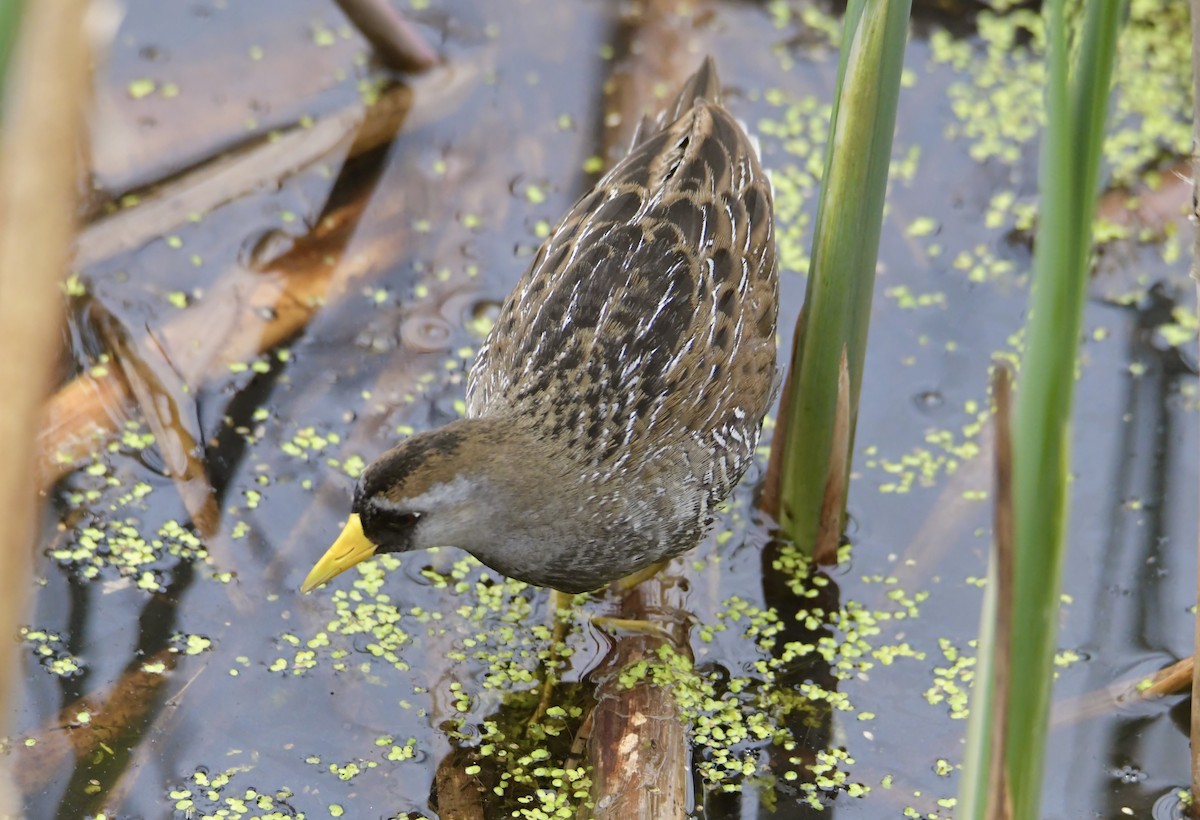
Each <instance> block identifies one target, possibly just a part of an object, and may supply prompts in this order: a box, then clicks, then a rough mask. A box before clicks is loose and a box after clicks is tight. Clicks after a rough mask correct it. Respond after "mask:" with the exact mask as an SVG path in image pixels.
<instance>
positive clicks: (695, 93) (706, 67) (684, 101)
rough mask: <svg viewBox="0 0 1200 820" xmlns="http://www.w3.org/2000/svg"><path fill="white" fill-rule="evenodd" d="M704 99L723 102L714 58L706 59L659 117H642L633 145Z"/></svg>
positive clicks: (659, 129) (655, 132)
mask: <svg viewBox="0 0 1200 820" xmlns="http://www.w3.org/2000/svg"><path fill="white" fill-rule="evenodd" d="M698 99H704V100H708V101H709V102H712V103H719V102H720V101H721V78H720V77H718V76H717V64H716V63H715V62H713V58H712V57H705V58H704V62H703V63H701V64H700V67H699V68H698V69H696V71H695V73H693V74H692V76H690V77H688V78H687V80H686V81H685V82H684V84H683V87H682V88H680V89H679V93H678V94H677V95H675V99H674V100H673V101H672V102H671V104H670V105H668V106H667V107H666V108H664V109H663V111H662V113H661V114H659V115H658V116H657V117H654V118H651V117H650V116H649V115H647V116H645V117H642V121H641V122H640V123H639V124H638V127H637V131H635V132H634V135H633V144H634V145H637V144H639V143H640V142H641V141H642V140H644V139H645V138H646V137H648V136H650V135H651V134H657V133H658V132H659V131H661V130H662V129H663V128H665V127H666V126H668V125H670V124H671V123H673V122H675V120H677V119H679V118H680V117H682V116H683V115H684V114H686V113H687V112H688V111H691V110H692V106H693V105H695V104H696V100H698Z"/></svg>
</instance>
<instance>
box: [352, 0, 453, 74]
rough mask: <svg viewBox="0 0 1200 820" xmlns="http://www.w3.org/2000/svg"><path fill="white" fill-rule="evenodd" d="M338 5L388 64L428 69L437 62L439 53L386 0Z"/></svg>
mask: <svg viewBox="0 0 1200 820" xmlns="http://www.w3.org/2000/svg"><path fill="white" fill-rule="evenodd" d="M337 4H338V5H339V6H341V7H342V11H343V12H344V13H345V15H346V16H347V17H349V18H350V22H352V23H354V25H355V26H357V27H358V30H359V31H360V32H362V35H363V36H364V37H366V38H367V42H369V43H370V44H371V45H372V47H374V49H375V53H376V54H378V55H379V56H380V57H381V58H382V59H383V61H384V63H385V64H387V65H388V66H389V67H391V68H394V69H397V70H398V71H426V70H427V69H430V68H433V67H434V66H435V65H437V62H438V55H437V52H436V51H434V50H433V48H432V47H431V46H430V45H429V44H428V43H426V42H425V40H424V39H422V37H421V35H420V34H418V33H417V30H416V29H415V28H413V26H412V25H411V24H410V23H409V22H408V21H407V20H405V19H404V18H403V17H401V16H400V15H399V14H398V13H397V12H396V10H395V9H393V8H392V7H391V6H389V5H388V3H387V0H337Z"/></svg>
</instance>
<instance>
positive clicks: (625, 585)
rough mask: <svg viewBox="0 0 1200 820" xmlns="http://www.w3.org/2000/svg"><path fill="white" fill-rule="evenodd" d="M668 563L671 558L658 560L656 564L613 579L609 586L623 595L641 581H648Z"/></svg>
mask: <svg viewBox="0 0 1200 820" xmlns="http://www.w3.org/2000/svg"><path fill="white" fill-rule="evenodd" d="M669 563H671V559H669V558H668V559H667V560H666V561H659V562H658V563H657V564H651V565H650V566H648V567H643V568H642V569H639V570H638V571H637V572H635V573H633V574H632V575H626V576H625V577H624V578H618V579H617V580H615V581H613V582H612V584H610V586H611V587H612V589H613V590H614V591H615V592H616V593H617V594H618V595H624V594H625V593H626V592H628V591H629V590H631V589H633V588H634V587H635V586H637V585H638V584H640V583H641V582H642V581H649V580H650V579H651V578H653V577H654V576H655V575H658V573H659V572H660V571H661V570H662V569H663V568H664V567H666V565H667V564H669Z"/></svg>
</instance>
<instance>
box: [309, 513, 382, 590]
mask: <svg viewBox="0 0 1200 820" xmlns="http://www.w3.org/2000/svg"><path fill="white" fill-rule="evenodd" d="M374 554H375V545H374V544H372V543H371V542H370V541H369V540H367V536H366V535H365V534H363V528H362V521H361V520H359V517H358V514H357V513H354V514H352V515H351V516H350V520H349V521H347V522H346V526H345V528H344V529H342V534H341V535H339V536H338V537H337V540H336V541H334V542H333V546H332V547H330V548H329V549H328V550H326V551H325V554H324V555H322V556H321V560H320V561H317V563H316V566H314V567H313V568H312V570H311V571H310V572H309V573H308V577H307V578H305V579H304V583H303V584H301V585H300V591H301V592H312V591H313V590H314V589H316V588H317V587H319V586H320V585H321V584H323V583H325V582H326V581H328V580H329V579H331V578H334V577H336V576H338V575H341V574H342V573H343V572H345V571H346V570H348V569H350V567H352V566H354V565H355V564H357V563H359V562H360V561H365V560H367V559H368V558H370V557H371V556H372V555H374Z"/></svg>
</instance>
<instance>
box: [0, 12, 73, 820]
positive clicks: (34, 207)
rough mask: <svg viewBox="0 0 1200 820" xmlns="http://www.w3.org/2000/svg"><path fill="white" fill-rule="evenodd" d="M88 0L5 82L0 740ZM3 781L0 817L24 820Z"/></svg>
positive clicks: (27, 538)
mask: <svg viewBox="0 0 1200 820" xmlns="http://www.w3.org/2000/svg"><path fill="white" fill-rule="evenodd" d="M87 5H88V4H87V3H86V2H85V0H61V2H57V3H28V4H27V7H26V8H25V11H24V16H23V21H22V26H21V29H20V39H19V41H18V42H17V44H16V47H15V50H14V54H13V58H12V60H11V61H10V67H9V71H8V76H7V78H6V79H7V91H8V93H7V94H6V95H5V99H4V131H3V135H2V136H0V384H3V385H4V390H5V399H4V412H2V413H0V446H2V447H3V448H4V458H3V459H0V579H3V590H2V594H0V733H4V732H6V731H7V724H8V720H9V712H10V694H11V692H12V686H13V684H14V680H13V674H14V672H15V671H16V670H17V669H18V668H20V666H21V664H20V663H19V662H18V661H17V656H18V653H19V652H20V647H21V645H20V644H19V643H17V641H16V640H14V638H15V636H16V634H17V626H18V624H19V623H20V621H21V619H22V617H23V614H24V606H25V600H26V594H27V592H28V590H29V588H30V579H29V574H30V557H31V556H32V554H33V551H32V549H31V548H30V544H31V543H32V542H33V540H34V534H35V530H36V523H35V522H36V513H37V510H38V503H37V491H38V486H37V483H36V482H34V481H32V480H31V479H30V477H31V476H32V475H33V472H34V470H33V464H34V459H35V452H34V433H35V431H36V430H37V425H38V416H39V413H40V411H41V406H42V402H43V401H44V399H45V396H46V393H47V392H48V391H49V390H50V387H51V384H52V376H51V374H52V373H53V372H54V366H55V362H56V358H57V348H58V328H59V327H60V326H61V319H60V316H61V313H62V291H61V287H60V283H61V281H62V278H63V274H64V271H65V269H66V264H67V254H66V248H68V247H69V246H70V242H71V237H72V234H73V232H74V228H75V217H74V215H75V208H76V204H75V203H76V190H77V188H76V182H77V179H78V177H77V173H78V172H77V170H76V158H77V147H78V145H79V142H80V139H81V135H82V133H83V108H84V101H85V99H86V96H87V92H88V62H89V60H88V54H87V43H86V41H85V38H84V31H83V15H84V12H85V11H86V8H87ZM13 798H14V795H12V794H11V791H10V789H9V788H7V785H6V783H5V782H4V781H3V780H0V814H8V815H11V816H17V811H16V804H15V802H13Z"/></svg>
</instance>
